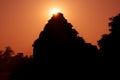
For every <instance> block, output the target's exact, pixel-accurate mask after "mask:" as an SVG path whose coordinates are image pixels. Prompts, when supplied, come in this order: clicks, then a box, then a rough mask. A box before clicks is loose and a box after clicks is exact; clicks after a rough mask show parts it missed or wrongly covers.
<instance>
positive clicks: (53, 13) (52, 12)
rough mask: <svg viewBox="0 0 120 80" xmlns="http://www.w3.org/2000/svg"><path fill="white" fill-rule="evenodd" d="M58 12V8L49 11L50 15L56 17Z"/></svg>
mask: <svg viewBox="0 0 120 80" xmlns="http://www.w3.org/2000/svg"><path fill="white" fill-rule="evenodd" d="M59 12H60V10H59V9H58V8H54V9H52V10H51V11H50V14H51V15H56V14H57V13H59Z"/></svg>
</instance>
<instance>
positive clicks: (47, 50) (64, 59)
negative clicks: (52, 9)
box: [33, 13, 98, 66]
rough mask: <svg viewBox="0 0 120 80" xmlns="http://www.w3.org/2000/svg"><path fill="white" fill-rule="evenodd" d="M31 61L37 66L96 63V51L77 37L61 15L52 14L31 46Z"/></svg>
mask: <svg viewBox="0 0 120 80" xmlns="http://www.w3.org/2000/svg"><path fill="white" fill-rule="evenodd" d="M33 59H34V62H35V63H36V64H39V65H59V66H60V65H73V64H74V65H82V64H96V63H98V60H97V59H98V49H97V47H96V46H94V45H92V44H90V43H86V42H85V40H84V39H83V38H82V37H80V36H78V32H77V31H76V30H75V29H74V28H73V26H72V24H71V23H69V22H67V19H65V18H64V16H63V14H62V13H57V14H53V16H52V18H51V19H50V20H49V21H48V23H47V24H46V25H45V27H44V29H43V31H41V32H40V35H39V37H38V38H37V39H36V40H35V41H34V44H33Z"/></svg>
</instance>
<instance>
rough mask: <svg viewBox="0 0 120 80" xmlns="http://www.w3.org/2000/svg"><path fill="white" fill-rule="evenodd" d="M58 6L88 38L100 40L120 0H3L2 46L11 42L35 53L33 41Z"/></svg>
mask: <svg viewBox="0 0 120 80" xmlns="http://www.w3.org/2000/svg"><path fill="white" fill-rule="evenodd" d="M53 8H59V9H60V10H61V12H63V14H64V17H65V18H66V19H67V20H68V22H70V23H72V25H73V26H74V28H75V29H76V30H77V31H78V32H79V35H80V36H81V37H83V38H84V39H85V41H86V42H88V43H92V44H94V45H96V44H97V41H98V40H99V39H100V38H101V35H102V34H105V33H108V22H109V18H110V17H112V16H115V15H117V14H118V13H120V0H0V49H4V48H5V47H6V46H11V47H12V49H13V50H14V51H15V52H16V53H17V52H24V53H25V54H32V44H33V42H34V40H35V39H36V38H37V37H38V36H39V33H40V31H41V30H42V29H43V28H44V25H45V24H46V23H47V21H48V20H49V19H50V17H51V15H50V11H51V10H52V9H53Z"/></svg>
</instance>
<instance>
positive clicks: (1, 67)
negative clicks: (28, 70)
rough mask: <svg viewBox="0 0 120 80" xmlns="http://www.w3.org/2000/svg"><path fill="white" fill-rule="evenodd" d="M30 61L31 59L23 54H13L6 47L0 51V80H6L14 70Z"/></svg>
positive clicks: (9, 48)
mask: <svg viewBox="0 0 120 80" xmlns="http://www.w3.org/2000/svg"><path fill="white" fill-rule="evenodd" d="M30 60H31V58H30V57H28V56H24V55H23V53H17V54H15V53H14V51H13V50H12V49H11V47H9V46H8V47H6V49H5V50H4V51H0V80H8V78H9V76H10V75H11V74H13V73H14V71H15V70H16V69H20V67H22V66H25V65H26V64H27V63H29V62H30ZM18 67H19V68H18Z"/></svg>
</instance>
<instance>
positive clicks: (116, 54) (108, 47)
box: [98, 14, 120, 64]
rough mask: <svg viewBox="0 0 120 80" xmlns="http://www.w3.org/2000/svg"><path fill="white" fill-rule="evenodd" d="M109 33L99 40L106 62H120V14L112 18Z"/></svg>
mask: <svg viewBox="0 0 120 80" xmlns="http://www.w3.org/2000/svg"><path fill="white" fill-rule="evenodd" d="M110 21H111V22H110V23H109V27H110V29H109V31H110V33H109V34H104V35H103V36H102V38H101V39H100V40H99V41H98V45H99V47H100V52H101V54H102V58H103V63H104V64H119V61H120V47H119V46H120V37H119V36H120V14H118V15H117V16H115V17H112V18H110Z"/></svg>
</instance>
